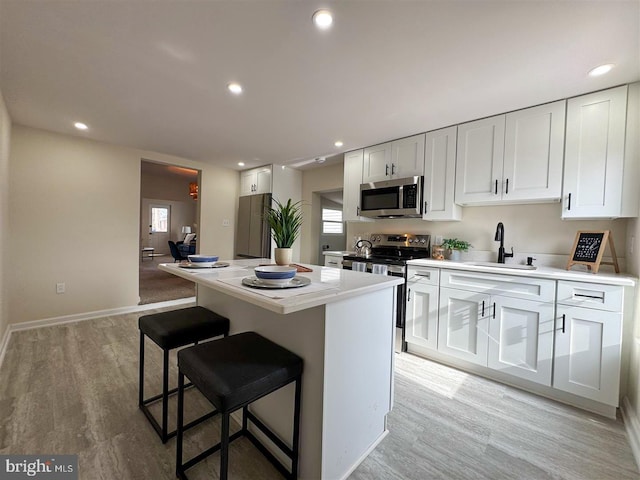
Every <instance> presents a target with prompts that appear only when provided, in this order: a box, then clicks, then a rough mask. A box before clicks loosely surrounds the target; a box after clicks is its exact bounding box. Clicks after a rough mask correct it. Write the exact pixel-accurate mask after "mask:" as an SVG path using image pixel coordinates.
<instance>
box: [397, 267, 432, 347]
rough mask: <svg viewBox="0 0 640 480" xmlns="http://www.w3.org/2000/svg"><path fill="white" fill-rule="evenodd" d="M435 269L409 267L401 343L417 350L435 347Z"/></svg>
mask: <svg viewBox="0 0 640 480" xmlns="http://www.w3.org/2000/svg"><path fill="white" fill-rule="evenodd" d="M439 273H440V271H439V269H437V268H427V267H409V268H408V270H407V310H406V312H407V313H406V328H405V341H406V342H407V343H410V344H414V345H419V346H421V347H426V348H431V349H433V350H436V349H437V348H438V283H439V281H438V279H439Z"/></svg>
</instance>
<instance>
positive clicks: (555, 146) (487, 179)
mask: <svg viewBox="0 0 640 480" xmlns="http://www.w3.org/2000/svg"><path fill="white" fill-rule="evenodd" d="M564 126H565V101H564V100H562V101H558V102H554V103H549V104H545V105H540V106H537V107H532V108H527V109H524V110H518V111H515V112H511V113H508V114H504V115H496V116H494V117H489V118H484V119H481V120H476V121H474V122H469V123H464V124H462V125H459V126H458V150H457V159H456V195H455V197H456V203H458V204H462V205H490V204H497V203H501V204H514V203H542V202H552V201H558V200H560V197H561V179H562V160H563V148H564Z"/></svg>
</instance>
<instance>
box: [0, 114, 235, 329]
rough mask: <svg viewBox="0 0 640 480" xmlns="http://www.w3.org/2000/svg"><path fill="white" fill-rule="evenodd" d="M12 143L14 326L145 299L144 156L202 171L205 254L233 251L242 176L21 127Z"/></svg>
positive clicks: (201, 237)
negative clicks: (141, 276) (227, 221)
mask: <svg viewBox="0 0 640 480" xmlns="http://www.w3.org/2000/svg"><path fill="white" fill-rule="evenodd" d="M11 147H12V148H11V153H10V157H9V158H10V159H9V165H10V172H9V173H10V175H9V177H10V189H9V201H10V215H9V225H8V226H9V228H8V230H9V233H8V237H9V238H8V246H9V251H10V252H12V254H11V255H10V256H9V258H8V259H7V261H6V265H5V268H3V271H5V272H10V273H9V279H10V282H9V285H8V303H9V323H20V322H25V321H29V320H39V319H45V318H52V317H57V316H64V315H71V314H77V313H86V312H92V311H97V310H103V309H110V308H119V307H126V306H133V305H136V304H137V303H138V262H139V258H140V257H139V255H140V252H139V241H140V238H139V222H140V162H141V159H143V158H144V159H150V160H153V161H156V162H161V163H169V164H174V165H180V166H184V167H189V168H194V169H199V170H202V178H201V186H200V188H201V194H200V196H199V200H198V202H199V208H200V209H201V225H199V235H198V238H199V240H200V249H201V251H204V252H214V251H215V252H216V253H219V255H220V256H221V257H222V258H231V256H232V255H233V230H232V229H231V228H227V227H222V226H221V225H222V219H223V218H234V217H235V204H236V198H237V195H238V173H237V172H236V171H233V170H226V169H221V168H217V167H213V166H210V165H207V164H204V163H201V162H195V161H191V160H186V159H181V158H178V157H173V156H169V155H163V154H158V153H153V152H147V151H141V150H136V149H131V148H125V147H118V146H113V145H109V144H105V143H101V142H95V141H91V140H85V139H82V138H79V137H73V136H67V135H60V134H54V133H51V132H46V131H43V130H36V129H32V128H27V127H22V126H14V127H13V129H12V132H11ZM5 230H6V229H4V228H3V232H4V231H5ZM16 252H17V253H16ZM58 282H65V284H66V293H65V294H62V295H59V294H56V293H55V291H56V289H55V285H56V283H58Z"/></svg>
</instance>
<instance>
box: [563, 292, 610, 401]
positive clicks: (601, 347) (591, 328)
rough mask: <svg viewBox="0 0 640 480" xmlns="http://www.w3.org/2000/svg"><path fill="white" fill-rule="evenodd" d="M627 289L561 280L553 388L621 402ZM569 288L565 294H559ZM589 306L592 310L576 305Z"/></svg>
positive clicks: (597, 399)
mask: <svg viewBox="0 0 640 480" xmlns="http://www.w3.org/2000/svg"><path fill="white" fill-rule="evenodd" d="M622 290H623V289H622V287H612V286H610V285H597V284H584V285H581V284H578V283H576V282H562V281H560V282H558V292H559V298H558V301H559V302H563V303H564V304H559V305H558V308H557V312H556V320H557V323H556V348H555V357H554V380H553V386H554V387H555V388H557V389H559V390H563V391H565V392H569V393H573V394H576V395H580V396H581V397H585V398H590V399H591V400H595V401H598V402H602V403H606V404H608V405H613V406H617V405H618V401H619V390H620V366H621V343H622V315H623V314H622V296H623V293H622ZM563 291H564V292H568V293H567V295H562V296H561V295H560V292H563ZM576 303H578V304H585V305H590V306H592V308H587V307H583V306H575V304H576Z"/></svg>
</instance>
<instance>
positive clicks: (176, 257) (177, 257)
mask: <svg viewBox="0 0 640 480" xmlns="http://www.w3.org/2000/svg"><path fill="white" fill-rule="evenodd" d="M178 243H182V242H178ZM169 250H170V251H171V256H172V257H173V263H176V262H180V261H182V260H186V259H187V256H186V255H185V256H184V257H183V256H182V253H181V252H180V250H179V249H178V245H177V244H176V242H174V241H172V240H169Z"/></svg>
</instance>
